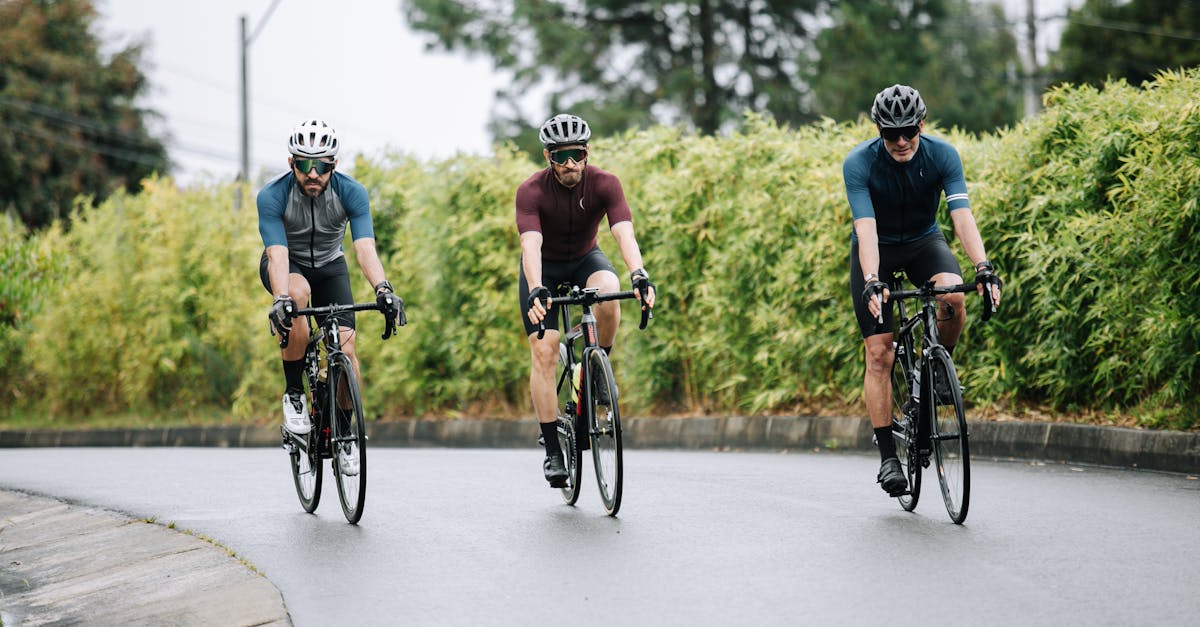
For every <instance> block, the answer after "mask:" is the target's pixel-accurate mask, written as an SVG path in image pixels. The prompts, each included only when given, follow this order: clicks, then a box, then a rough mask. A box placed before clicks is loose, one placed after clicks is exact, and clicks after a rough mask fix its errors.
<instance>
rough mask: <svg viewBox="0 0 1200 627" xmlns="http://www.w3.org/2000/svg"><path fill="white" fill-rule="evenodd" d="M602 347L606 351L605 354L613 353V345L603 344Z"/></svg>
mask: <svg viewBox="0 0 1200 627" xmlns="http://www.w3.org/2000/svg"><path fill="white" fill-rule="evenodd" d="M600 348H601V350H603V351H604V354H605V355H611V354H612V347H611V346H601V347H600Z"/></svg>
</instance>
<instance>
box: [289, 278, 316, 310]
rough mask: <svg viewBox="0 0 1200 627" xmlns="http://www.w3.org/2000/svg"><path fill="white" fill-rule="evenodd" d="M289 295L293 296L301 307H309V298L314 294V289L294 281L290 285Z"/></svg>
mask: <svg viewBox="0 0 1200 627" xmlns="http://www.w3.org/2000/svg"><path fill="white" fill-rule="evenodd" d="M288 296H291V297H292V300H294V301H296V304H297V305H299V306H300V307H307V306H308V299H309V298H310V297H311V296H312V289H311V288H309V287H308V286H304V285H296V283H295V282H293V283H292V284H291V285H290V286H288Z"/></svg>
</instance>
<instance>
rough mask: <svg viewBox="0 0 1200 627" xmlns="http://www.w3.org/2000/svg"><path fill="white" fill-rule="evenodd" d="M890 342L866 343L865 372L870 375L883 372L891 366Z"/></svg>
mask: <svg viewBox="0 0 1200 627" xmlns="http://www.w3.org/2000/svg"><path fill="white" fill-rule="evenodd" d="M892 358H893V354H892V344H891V342H887V343H876V344H868V345H867V372H868V373H870V374H872V375H880V374H885V373H887V372H888V371H890V370H891V368H892Z"/></svg>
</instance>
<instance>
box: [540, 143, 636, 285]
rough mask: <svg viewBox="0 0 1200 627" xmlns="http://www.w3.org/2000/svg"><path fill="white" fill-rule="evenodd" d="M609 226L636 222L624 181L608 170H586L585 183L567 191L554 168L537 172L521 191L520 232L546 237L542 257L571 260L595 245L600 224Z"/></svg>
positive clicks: (587, 167) (553, 259) (580, 183)
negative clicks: (531, 232)
mask: <svg viewBox="0 0 1200 627" xmlns="http://www.w3.org/2000/svg"><path fill="white" fill-rule="evenodd" d="M606 215H607V216H608V226H609V228H612V225H614V224H617V223H619V222H632V221H633V216H632V215H631V214H630V212H629V203H627V202H625V191H624V190H623V189H621V181H620V180H618V179H617V177H616V176H615V175H613V174H611V173H609V172H605V171H604V170H601V169H600V168H597V167H594V166H590V165H589V166H585V167H584V171H583V179H582V180H580V181H579V184H578V185H576V186H575V187H573V188H568V187H566V186H564V185H563V184H562V183H559V182H558V179H556V178H554V172H553V170H551V168H549V167H548V168H546V169H545V170H541V171H539V172H536V173H534V175H533V176H531V177H529V178H528V179H526V180H525V182H524V183H521V186H520V187H518V188H517V231H518V232H519V233H522V234H523V233H526V232H528V231H536V232H538V233H541V234H542V259H546V260H550V261H567V260H570V259H577V258H579V257H582V256H583V255H585V254H586V253H587V252H588V251H589V250H591V249H592V248H594V247H595V246H596V232H597V231H598V230H599V229H600V220H601V219H603V218H604V216H606Z"/></svg>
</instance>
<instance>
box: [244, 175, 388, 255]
mask: <svg viewBox="0 0 1200 627" xmlns="http://www.w3.org/2000/svg"><path fill="white" fill-rule="evenodd" d="M347 222H348V223H349V224H350V235H351V237H352V238H353V239H356V240H358V239H362V238H364V237H375V229H374V227H373V226H372V224H371V204H370V200H369V199H368V197H367V190H366V188H365V187H363V186H362V184H360V183H359V182H358V181H356V180H354V179H353V178H351V177H350V176H348V175H345V174H342V173H341V172H337V171H334V173H333V176H332V177H331V178H330V179H329V185H327V186H325V191H323V192H321V194H320V195H319V196H316V197H311V196H306V195H305V194H304V191H303V190H302V189H301V187H300V185H299V184H298V183H297V182H296V177H295V175H294V174H293V173H292V172H291V171H289V172H287V173H285V174H282V175H280V176H278V177H276V178H275V179H273V180H271V182H270V183H267V185H266V187H264V188H262V191H260V192H258V232H259V234H260V235H262V241H263V246H286V247H287V249H288V259H289V260H291V261H293V262H296V263H299V264H300V265H303V266H306V267H309V268H320V267H321V266H323V265H325V264H327V263H329V262H330V261H333V260H335V259H337V258H339V257H341V256H342V255H343V254H344V251H343V250H342V238H343V237H344V236H345V234H346V224H347Z"/></svg>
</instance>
